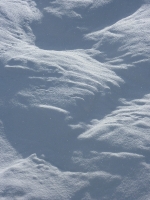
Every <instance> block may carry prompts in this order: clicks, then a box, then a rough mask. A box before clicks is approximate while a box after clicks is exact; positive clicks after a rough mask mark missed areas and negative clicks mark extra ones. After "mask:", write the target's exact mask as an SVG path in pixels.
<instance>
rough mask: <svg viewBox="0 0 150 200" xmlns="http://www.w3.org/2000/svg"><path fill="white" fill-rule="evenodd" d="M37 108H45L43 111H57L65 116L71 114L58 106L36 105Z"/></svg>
mask: <svg viewBox="0 0 150 200" xmlns="http://www.w3.org/2000/svg"><path fill="white" fill-rule="evenodd" d="M36 107H39V108H43V109H49V110H54V111H57V112H60V113H64V114H69V112H68V111H67V110H64V109H62V108H59V107H56V106H51V105H44V104H39V105H36Z"/></svg>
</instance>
